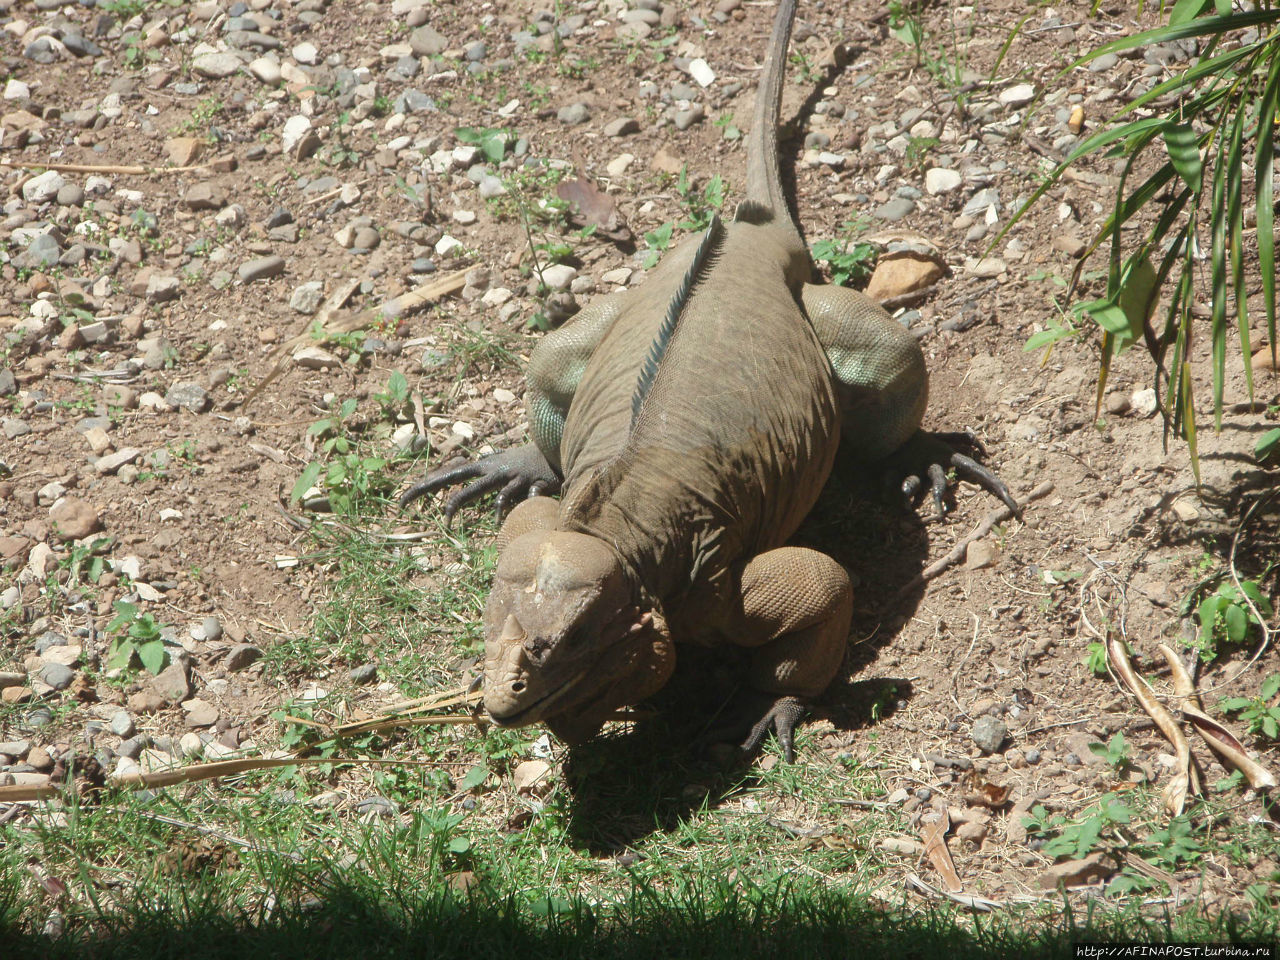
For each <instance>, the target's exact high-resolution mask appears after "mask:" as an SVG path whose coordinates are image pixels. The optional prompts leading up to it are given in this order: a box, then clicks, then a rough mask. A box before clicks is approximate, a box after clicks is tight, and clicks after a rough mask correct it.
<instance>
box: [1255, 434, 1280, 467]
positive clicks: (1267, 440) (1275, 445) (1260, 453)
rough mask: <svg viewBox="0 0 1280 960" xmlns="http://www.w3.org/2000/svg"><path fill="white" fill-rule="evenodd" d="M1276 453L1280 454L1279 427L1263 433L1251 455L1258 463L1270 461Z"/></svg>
mask: <svg viewBox="0 0 1280 960" xmlns="http://www.w3.org/2000/svg"><path fill="white" fill-rule="evenodd" d="M1277 453H1280V427H1276V428H1274V429H1272V430H1268V431H1267V432H1266V433H1264V434H1263V435H1262V437H1261V438H1260V439H1259V440H1258V444H1257V446H1255V447H1254V448H1253V455H1254V456H1255V457H1257V458H1258V460H1259V462H1265V461H1267V460H1271V459H1273V458H1274V457H1275V456H1276V454H1277Z"/></svg>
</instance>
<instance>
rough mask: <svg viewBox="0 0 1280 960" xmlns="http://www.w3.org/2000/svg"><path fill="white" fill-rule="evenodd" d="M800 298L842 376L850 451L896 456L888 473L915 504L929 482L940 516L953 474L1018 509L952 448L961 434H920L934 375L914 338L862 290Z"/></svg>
mask: <svg viewBox="0 0 1280 960" xmlns="http://www.w3.org/2000/svg"><path fill="white" fill-rule="evenodd" d="M801 299H802V300H803V302H804V308H805V311H806V312H807V313H808V314H809V320H810V322H812V323H813V327H814V330H815V331H816V332H817V334H818V340H819V341H820V342H821V343H822V348H823V350H825V351H826V354H827V359H828V360H830V361H831V369H832V372H833V373H834V374H835V377H836V391H837V395H838V396H839V398H840V407H841V415H842V417H843V424H842V428H841V434H840V442H841V444H842V445H843V446H844V448H845V449H846V450H851V451H852V452H854V453H855V454H857V456H858V457H859V458H861V459H863V460H868V461H874V460H882V459H887V458H890V457H892V460H891V461H890V462H889V464H888V468H889V472H890V474H891V475H892V476H893V477H894V480H895V482H900V483H901V486H902V491H903V493H904V494H906V495H907V497H908V498H914V497H915V495H916V493H918V492H919V491H920V490H921V489H922V488H923V486H924V483H925V479H926V478H927V479H928V484H929V490H930V492H931V493H932V495H933V500H934V503H935V504H937V508H938V513H940V514H941V513H945V512H946V511H945V509H944V502H943V497H944V496H945V494H946V492H947V478H946V471H947V470H948V469H954V470H955V471H956V473H957V474H959V475H960V476H961V477H962V478H964V479H965V480H969V481H971V482H973V483H976V484H978V485H979V486H981V487H982V488H983V489H984V490H986V491H987V492H988V493H991V494H993V495H995V496H997V497H999V498H1000V499H1001V500H1002V501H1003V502H1004V503H1005V504H1006V505H1008V507H1009V508H1010V509H1011V510H1013V511H1014V512H1015V513H1016V512H1017V511H1018V505H1017V503H1015V502H1014V499H1013V497H1012V496H1010V494H1009V488H1008V487H1006V486H1005V485H1004V483H1003V482H1001V480H1000V478H999V477H997V476H996V475H995V474H994V473H992V472H991V471H990V470H988V469H987V468H986V467H984V466H982V464H980V463H978V462H977V461H976V460H974V459H973V458H972V457H968V456H965V455H964V454H963V453H960V452H958V451H956V450H955V449H953V447H954V446H955V445H956V436H957V435H954V434H928V433H925V432H924V431H922V430H921V429H920V422H921V420H922V419H923V417H924V408H925V404H926V403H927V401H928V397H929V377H928V373H927V372H926V370H925V365H924V353H923V352H922V351H921V349H920V345H919V343H918V342H917V341H916V338H915V337H913V336H912V335H911V334H910V333H909V332H908V331H907V330H906V329H905V328H903V326H902V325H901V324H900V323H898V322H897V321H896V320H894V319H893V318H892V317H890V316H889V314H888V313H887V312H886V311H885V310H884V308H883V307H881V306H880V305H879V304H878V303H876V302H875V301H874V300H872V299H871V298H870V297H868V296H867V295H866V294H863V293H859V292H858V291H857V290H848V289H846V288H844V287H839V286H816V285H813V284H806V285H805V287H804V289H803V290H802V292H801ZM969 441H972V442H969ZM969 441H965V440H962V441H961V442H960V444H959V445H961V446H975V445H976V439H975V438H972V437H970V438H969ZM902 477H905V479H900V478H902Z"/></svg>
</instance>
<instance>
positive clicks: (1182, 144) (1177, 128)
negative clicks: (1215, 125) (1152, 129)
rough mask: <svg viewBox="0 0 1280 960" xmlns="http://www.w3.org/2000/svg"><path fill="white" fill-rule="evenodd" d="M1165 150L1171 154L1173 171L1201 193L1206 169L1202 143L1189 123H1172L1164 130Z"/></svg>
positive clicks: (1195, 191) (1195, 190) (1192, 189)
mask: <svg viewBox="0 0 1280 960" xmlns="http://www.w3.org/2000/svg"><path fill="white" fill-rule="evenodd" d="M1163 133H1164V148H1165V150H1166V151H1168V153H1169V160H1170V161H1171V162H1172V163H1173V169H1175V170H1177V171H1178V176H1180V177H1181V178H1182V179H1183V180H1184V181H1185V182H1186V184H1187V186H1188V187H1190V188H1191V191H1192V192H1193V193H1199V192H1200V185H1201V182H1202V180H1203V176H1204V168H1203V165H1202V164H1201V163H1200V141H1199V139H1198V138H1197V137H1196V135H1195V131H1193V130H1192V129H1191V125H1190V124H1187V123H1171V124H1169V126H1167V127H1165V128H1164V131H1163Z"/></svg>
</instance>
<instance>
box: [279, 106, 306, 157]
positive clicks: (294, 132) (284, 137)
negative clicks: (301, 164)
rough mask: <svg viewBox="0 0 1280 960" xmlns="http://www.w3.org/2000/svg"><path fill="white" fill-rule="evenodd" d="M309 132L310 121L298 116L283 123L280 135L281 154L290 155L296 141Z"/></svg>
mask: <svg viewBox="0 0 1280 960" xmlns="http://www.w3.org/2000/svg"><path fill="white" fill-rule="evenodd" d="M310 132H311V121H310V120H308V119H307V118H306V117H304V116H301V115H300V114H295V115H294V116H292V117H290V118H289V119H288V120H286V121H285V122H284V129H283V130H282V131H281V133H280V144H281V152H282V153H284V154H292V153H293V151H294V148H295V147H297V146H298V141H299V140H301V139H302V138H303V137H305V136H306V135H307V134H308V133H310Z"/></svg>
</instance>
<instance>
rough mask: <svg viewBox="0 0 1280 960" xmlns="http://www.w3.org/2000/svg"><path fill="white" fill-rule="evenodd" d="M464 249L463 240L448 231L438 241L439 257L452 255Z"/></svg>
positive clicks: (437, 254)
mask: <svg viewBox="0 0 1280 960" xmlns="http://www.w3.org/2000/svg"><path fill="white" fill-rule="evenodd" d="M461 250H462V241H461V240H459V239H457V238H456V237H451V236H449V235H448V234H447V233H446V234H445V235H444V236H443V237H441V238H440V239H439V240H437V241H436V256H437V257H452V256H453V255H454V254H456V253H459V252H460V251H461Z"/></svg>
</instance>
